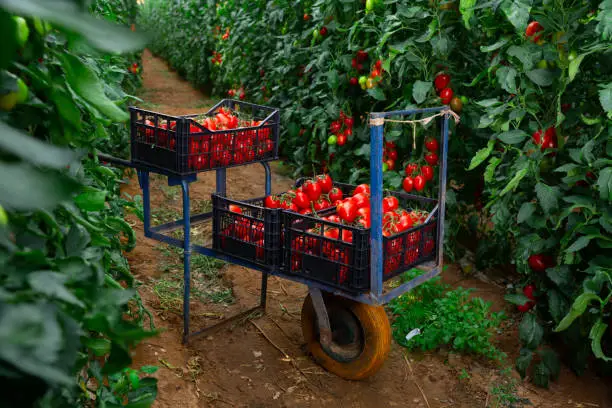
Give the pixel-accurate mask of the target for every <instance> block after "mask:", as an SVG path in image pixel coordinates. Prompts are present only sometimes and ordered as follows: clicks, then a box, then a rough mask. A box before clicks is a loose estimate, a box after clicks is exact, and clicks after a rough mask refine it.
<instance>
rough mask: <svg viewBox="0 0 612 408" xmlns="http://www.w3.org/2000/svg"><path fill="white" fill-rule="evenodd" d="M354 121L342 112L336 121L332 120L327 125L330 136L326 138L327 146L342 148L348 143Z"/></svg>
mask: <svg viewBox="0 0 612 408" xmlns="http://www.w3.org/2000/svg"><path fill="white" fill-rule="evenodd" d="M354 123H355V122H354V120H353V118H352V117H350V116H347V115H346V114H345V113H344V112H343V111H340V117H339V118H338V120H334V121H333V122H332V123H331V124H330V125H329V131H330V133H331V136H329V137H328V138H327V143H328V144H329V145H332V146H333V145H335V144H337V145H338V146H344V145H345V144H346V142H347V141H348V139H349V137H351V136H352V135H353V124H354Z"/></svg>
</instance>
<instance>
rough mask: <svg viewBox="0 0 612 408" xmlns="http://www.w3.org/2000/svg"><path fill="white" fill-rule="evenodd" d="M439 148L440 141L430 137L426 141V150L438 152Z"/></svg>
mask: <svg viewBox="0 0 612 408" xmlns="http://www.w3.org/2000/svg"><path fill="white" fill-rule="evenodd" d="M438 147H439V145H438V141H437V140H436V139H434V138H433V137H430V138H428V139H427V140H425V148H426V149H427V150H429V151H430V152H437V151H438Z"/></svg>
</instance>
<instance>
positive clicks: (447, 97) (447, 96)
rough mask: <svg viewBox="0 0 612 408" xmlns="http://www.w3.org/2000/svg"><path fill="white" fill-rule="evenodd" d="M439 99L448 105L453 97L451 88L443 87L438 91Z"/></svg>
mask: <svg viewBox="0 0 612 408" xmlns="http://www.w3.org/2000/svg"><path fill="white" fill-rule="evenodd" d="M440 99H441V100H442V103H443V104H444V105H448V104H449V103H450V102H451V100H452V99H453V90H452V89H450V88H444V89H442V91H440Z"/></svg>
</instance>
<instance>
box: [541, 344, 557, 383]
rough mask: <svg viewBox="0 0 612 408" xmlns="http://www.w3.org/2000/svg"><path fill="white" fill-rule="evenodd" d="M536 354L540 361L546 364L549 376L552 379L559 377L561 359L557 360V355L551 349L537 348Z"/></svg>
mask: <svg viewBox="0 0 612 408" xmlns="http://www.w3.org/2000/svg"><path fill="white" fill-rule="evenodd" d="M538 354H539V355H540V358H541V359H542V363H543V364H545V365H546V367H547V368H548V371H549V373H550V376H551V377H552V378H553V379H556V378H557V377H559V373H560V372H561V361H559V356H558V355H557V353H555V352H554V351H553V350H551V349H548V348H546V349H543V350H538Z"/></svg>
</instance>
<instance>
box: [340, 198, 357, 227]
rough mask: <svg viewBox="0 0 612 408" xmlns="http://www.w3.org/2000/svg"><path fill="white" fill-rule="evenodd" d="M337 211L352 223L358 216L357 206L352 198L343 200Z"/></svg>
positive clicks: (341, 216)
mask: <svg viewBox="0 0 612 408" xmlns="http://www.w3.org/2000/svg"><path fill="white" fill-rule="evenodd" d="M337 213H338V216H339V217H340V219H341V220H343V221H345V222H348V223H351V222H353V221H355V218H356V217H357V206H356V205H355V203H354V202H353V201H352V200H347V201H343V202H342V203H340V204H339V205H338V207H337Z"/></svg>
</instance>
